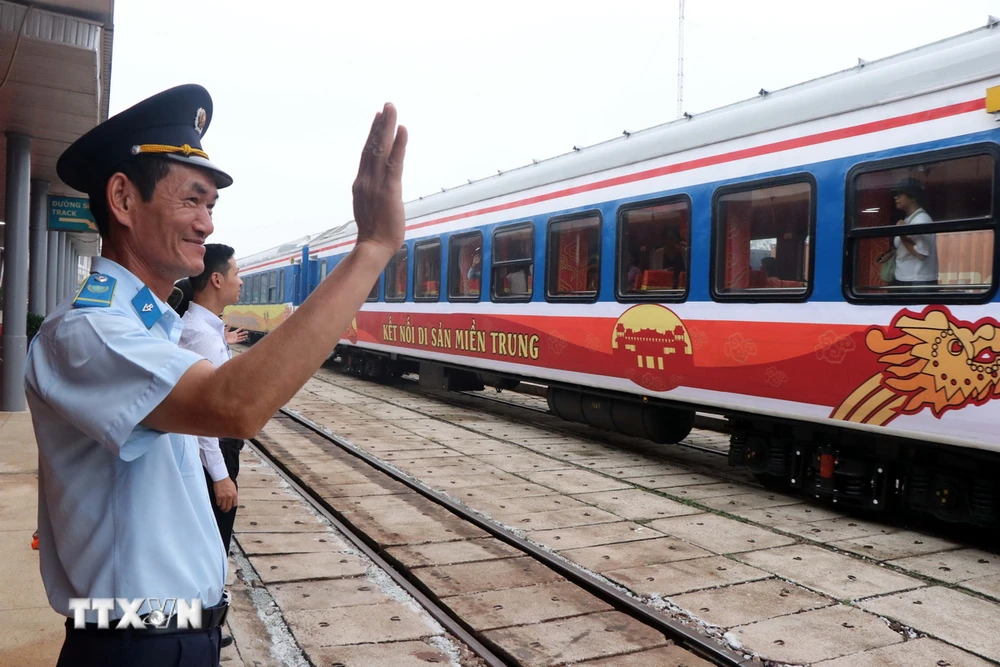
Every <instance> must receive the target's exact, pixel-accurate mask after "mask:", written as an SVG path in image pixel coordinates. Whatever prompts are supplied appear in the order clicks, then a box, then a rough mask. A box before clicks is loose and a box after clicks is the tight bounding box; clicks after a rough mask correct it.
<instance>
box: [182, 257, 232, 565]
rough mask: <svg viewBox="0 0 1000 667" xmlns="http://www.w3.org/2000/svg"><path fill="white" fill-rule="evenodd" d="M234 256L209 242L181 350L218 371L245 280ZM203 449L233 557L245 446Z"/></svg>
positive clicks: (216, 441) (209, 441)
mask: <svg viewBox="0 0 1000 667" xmlns="http://www.w3.org/2000/svg"><path fill="white" fill-rule="evenodd" d="M234 255H235V251H234V250H233V249H232V248H231V247H229V246H227V245H222V244H221V243H206V244H205V270H204V271H202V272H201V273H200V274H199V275H197V276H194V277H192V278H190V286H191V290H192V293H193V295H192V299H191V302H190V304H188V307H187V310H186V311H185V312H184V317H183V321H184V331H183V332H182V333H181V339H180V346H181V347H183V348H184V349H187V350H191V351H192V352H196V353H198V354H200V355H201V356H203V357H205V359H207V360H208V361H210V362H212V365H214V366H221V365H222V364H224V363H225V362H227V361H229V359H230V358H232V354H231V353H230V352H229V345H228V344H227V342H226V325H225V324H224V323H223V322H222V319H221V318H220V315H221V314H222V311H223V310H225V308H226V306H230V305H232V304H234V303H236V302H237V301H239V298H240V287H241V286H242V285H243V281H242V280H241V279H240V277H239V276H238V275H237V271H238V267H237V266H236V258H235V257H234ZM241 335H242V336H245V335H246V334H245V333H242V334H241ZM198 449H199V450H200V454H201V464H202V467H203V468H204V469H205V478H206V481H207V482H208V495H209V498H210V499H211V501H212V509H213V510H214V512H215V520H216V522H217V523H218V525H219V534H220V535H221V537H222V544H223V546H225V547H226V553H229V543H230V541H231V539H232V536H233V524H234V523H235V521H236V503H237V500H238V494H237V488H236V477H237V475H239V471H240V458H239V457H240V450H241V449H243V441H242V440H237V439H233V438H210V437H205V436H199V437H198Z"/></svg>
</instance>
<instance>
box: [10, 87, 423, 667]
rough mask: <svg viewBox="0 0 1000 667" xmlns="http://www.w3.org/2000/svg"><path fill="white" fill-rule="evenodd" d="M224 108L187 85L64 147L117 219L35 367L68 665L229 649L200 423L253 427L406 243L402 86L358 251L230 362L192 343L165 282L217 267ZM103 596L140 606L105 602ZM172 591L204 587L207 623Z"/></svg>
mask: <svg viewBox="0 0 1000 667" xmlns="http://www.w3.org/2000/svg"><path fill="white" fill-rule="evenodd" d="M211 119H212V100H211V98H210V97H209V95H208V92H207V91H206V90H205V89H204V88H202V87H200V86H195V85H187V86H180V87H177V88H173V89H171V90H168V91H165V92H163V93H160V94H158V95H155V96H153V97H151V98H149V99H147V100H145V101H143V102H140V103H139V104H137V105H136V106H134V107H132V108H130V109H128V110H126V111H124V112H122V113H120V114H118V115H117V116H115V117H113V118H111V119H109V120H108V121H106V122H105V123H103V124H101V125H99V126H98V127H96V128H94V129H93V130H91V131H90V132H88V133H87V134H86V135H84V136H83V137H81V138H80V139H79V140H77V141H76V142H75V143H74V144H73V145H72V146H70V148H69V149H67V151H66V152H65V153H64V154H63V155H62V156H61V158H60V159H59V162H58V164H57V171H58V173H59V176H60V178H61V179H62V180H63V181H64V182H65V183H66V184H67V185H69V186H70V187H72V188H75V189H77V190H81V191H84V192H87V193H89V195H90V202H91V210H92V213H93V215H94V218H95V220H96V221H97V224H98V228H99V229H100V232H101V235H102V239H103V244H102V256H101V257H99V258H95V259H94V263H93V270H94V273H93V274H92V275H91V276H90V277H89V278H88V279H87V281H86V282H85V283H84V285H83V287H82V288H81V289H80V292H79V293H78V294H77V296H76V297H75V298H74V299H73V300H72V301H71V302H66V303H63V304H61V305H60V306H59V307H58V308H57V309H56V310H55V311H54V312H53V313H52V314H51V315H50V316H49V317H48V318H47V319H46V320H45V322H44V323H43V325H42V327H41V329H40V331H39V332H38V335H37V336H36V337H35V338H34V340H33V341H32V344H31V348H30V350H29V351H28V360H27V366H26V372H25V389H26V394H27V399H28V403H29V405H30V409H31V416H32V420H33V423H34V428H35V436H36V440H37V442H38V451H39V480H38V487H39V502H38V521H39V538H40V548H39V557H40V567H41V574H42V580H43V582H44V584H45V589H46V593H47V595H48V598H49V602H50V604H51V605H52V607H53V608H54V609H55V610H56V611H57V612H59V613H61V614H62V615H64V616H66V617H67V621H66V628H67V630H66V639H65V642H64V644H63V648H62V653H61V655H60V659H59V665H60V666H64V665H66V666H68V665H72V666H74V667H90V666H95V667H96V666H98V665H100V666H101V667H105V666H112V665H124V664H130V665H131V664H141V665H144V666H146V667H161V666H166V665H170V666H175V665H181V664H183V665H185V666H191V667H202V666H205V667H208V666H212V667H216V666H217V665H218V663H219V652H220V649H219V642H220V636H221V631H220V627H221V625H222V624H223V622H224V619H225V612H226V610H227V609H228V604H227V602H226V600H224V599H223V585H224V583H225V574H226V553H225V550H224V548H223V545H222V541H221V540H220V539H219V533H218V529H217V527H216V525H215V519H214V517H213V515H212V508H211V505H210V502H209V497H208V491H207V489H206V486H205V481H204V477H203V475H202V473H201V471H200V468H201V465H199V463H200V462H199V456H198V444H197V440H196V438H195V437H193V436H214V437H231V438H248V437H252V436H253V435H255V434H256V433H257V432H258V431H259V430H260V428H261V427H263V425H264V424H265V423H266V422H267V420H268V419H269V418H270V416H271V415H273V414H274V412H275V411H276V410H277V409H278V408H279V407H280V406H281V405H283V404H284V403H286V402H287V401H288V399H290V398H291V397H292V396H293V395H294V394H295V392H296V391H297V390H298V389H299V388H301V386H302V385H303V384H304V383H305V382H306V381H307V380H308V379H309V377H310V376H311V374H312V373H313V372H315V370H316V369H317V368H318V367H319V366H320V364H321V363H322V362H323V360H324V359H326V358H327V356H328V355H329V354H330V352H331V351H332V350H333V348H334V347H335V345H336V344H337V342H338V340H339V339H340V337H341V335H342V334H343V332H344V330H346V329H347V327H348V325H349V323H350V322H351V319H352V318H353V317H354V314H355V313H356V312H357V310H358V309H359V308H360V306H361V304H362V303H363V302H364V300H365V297H366V296H367V295H368V292H369V291H370V289H371V286H372V285H373V284H374V283H375V281H376V280H377V279H378V276H379V274H380V272H381V271H382V269H383V268H384V267H385V265H386V264H387V263H388V261H389V259H390V258H391V257H392V256H393V254H394V253H395V252H396V251H397V250H398V249H399V248H400V246H401V245H402V241H403V230H404V214H403V205H402V198H401V177H402V164H403V156H404V153H405V147H406V130H405V128H403V127H399V128H398V131H397V130H396V112H395V109H394V108H393V107H392V106H391V105H388V104H387V105H386V106H385V107H384V108H383V110H382V112H380V113H378V114H376V116H375V121H374V123H373V125H372V128H371V132H370V134H369V138H368V142H367V144H366V146H365V149H364V151H363V152H362V157H361V164H360V167H359V171H358V177H357V179H356V180H355V182H354V187H353V193H354V214H355V219H356V221H357V225H358V234H357V238H356V241H355V246H354V248H353V250H352V251H351V253H350V254H349V255H348V257H347V258H345V260H344V261H342V262H341V263H340V264H338V266H337V268H336V269H335V270H334V271H333V272H331V274H330V275H329V276H328V278H327V279H326V280H324V281H323V282H322V283H321V284H320V285H318V286H317V288H316V289H315V290H314V291H313V293H312V295H311V296H310V298H309V299H307V300H306V301H305V302H304V303H303V304H302V306H300V307H299V308H298V309H297V311H296V313H295V314H294V315H293V316H292V317H291V318H289V321H288V322H286V325H287V326H282V327H279V329H277V330H276V331H274V332H272V333H271V334H270V335H269V336H267V337H266V338H265V339H264V340H263V341H262V342H261V343H260V344H258V345H256V346H254V348H253V349H251V350H249V351H248V352H246V353H245V354H242V355H239V356H238V357H237V358H235V359H233V360H232V361H229V362H227V363H225V364H222V365H221V366H219V367H216V366H214V365H213V364H212V363H210V362H208V361H206V360H205V359H203V358H202V357H201V356H199V355H198V354H196V353H194V352H191V351H189V350H184V349H181V348H180V347H178V345H177V341H178V339H179V337H180V333H181V329H182V323H181V321H180V318H179V317H178V316H177V314H176V313H174V312H173V311H172V310H171V309H170V308H169V307H168V306H167V305H166V303H165V301H166V300H167V298H168V297H169V296H170V294H171V292H172V289H173V285H174V282H175V281H177V280H178V279H180V278H183V277H185V276H193V275H198V274H199V273H201V271H202V270H203V268H204V260H203V257H204V254H205V248H204V245H205V239H206V238H207V237H208V236H209V235H210V234H211V233H212V231H213V225H212V216H211V213H212V208H213V207H214V205H215V201H216V199H217V197H218V190H219V189H220V188H224V187H227V186H228V185H230V184H231V183H232V179H231V178H230V177H229V175H227V174H226V173H225V172H223V171H222V170H221V169H220V168H219V167H217V166H216V165H214V164H213V163H212V162H210V161H209V159H208V155H207V154H206V153H205V152H204V150H203V149H202V145H201V138H202V136H203V134H204V133H205V131H206V130H207V129H208V127H209V124H210V122H211ZM80 598H83V599H84V600H83V601H80V600H79V599H80ZM95 598H101V599H109V598H110V599H121V600H123V601H126V602H125V607H126V608H125V609H123V608H122V604H121V603H117V602H112V603H111V608H110V609H108V608H107V607H106V606H105V607H103V608H104V609H105V610H104V611H98V608H101V607H102V605H103V604H104V603H102V602H100V601H95V600H94V599H95ZM74 599H76V600H74ZM88 600H89V602H88ZM165 600H177V601H178V602H180V601H187V602H188V603H190V604H192V605H194V606H195V609H197V605H198V604H199V603H200V604H201V605H202V606H203V607H204V611H203V612H202V613H201V614H200V618H197V619H195V622H194V623H193V625H194V626H197V625H199V624H200V625H201V629H197V630H192V629H190V628H189V627H188V624H187V623H181V622H178V621H177V616H172V615H171V614H170V613H169V612H170V611H172V609H171V608H169V606H167V605H164V604H163V602H164V601H165ZM130 601H131V602H130ZM136 602H141V605H140V606H138V607H136V606H134V605H135V603H136ZM157 605H160V606H165V607H167V608H166V609H161V608H160V607H159V606H157ZM164 611H165V612H167V613H166V614H164V613H163V612H164ZM164 616H166V620H164ZM109 617H110V624H109V623H108V622H107V621H108V619H109ZM117 621H121V626H126V625H127V626H129V627H128V628H126V629H122V628H121V627H117V626H118V625H119V623H118V622H117ZM108 627H109V628H110V629H106V628H108Z"/></svg>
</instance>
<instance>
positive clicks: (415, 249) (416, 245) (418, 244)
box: [412, 238, 442, 303]
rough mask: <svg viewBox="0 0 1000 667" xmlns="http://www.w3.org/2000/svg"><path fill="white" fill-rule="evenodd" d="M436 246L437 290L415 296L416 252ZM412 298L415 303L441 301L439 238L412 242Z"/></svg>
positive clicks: (416, 283)
mask: <svg viewBox="0 0 1000 667" xmlns="http://www.w3.org/2000/svg"><path fill="white" fill-rule="evenodd" d="M431 246H437V264H436V266H437V270H438V292H437V294H436V295H435V296H417V285H418V284H419V283H418V282H417V254H418V253H419V251H420V250H421V249H422V248H425V247H431ZM412 264H413V300H414V301H415V302H417V303H438V302H439V301H441V282H442V281H441V239H438V238H435V239H428V240H426V241H417V242H416V243H414V244H413V262H412Z"/></svg>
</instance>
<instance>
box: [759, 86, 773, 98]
mask: <svg viewBox="0 0 1000 667" xmlns="http://www.w3.org/2000/svg"><path fill="white" fill-rule="evenodd" d="M757 94H758V95H760V96H761V97H767V96H768V95H770V94H771V91H769V90H765V89H763V88H761V89H760V90H758V91H757Z"/></svg>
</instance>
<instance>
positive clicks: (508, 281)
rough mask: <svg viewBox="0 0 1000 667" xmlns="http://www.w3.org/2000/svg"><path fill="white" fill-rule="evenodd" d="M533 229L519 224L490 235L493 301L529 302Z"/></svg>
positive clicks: (532, 262)
mask: <svg viewBox="0 0 1000 667" xmlns="http://www.w3.org/2000/svg"><path fill="white" fill-rule="evenodd" d="M534 239H535V228H534V227H532V226H530V225H523V224H519V225H516V226H513V227H510V228H504V229H500V230H497V232H496V234H494V235H493V261H492V262H491V266H492V269H493V288H492V289H493V298H495V299H500V300H505V299H509V300H521V301H523V300H525V299H530V298H531V293H532V283H533V280H534V255H533V253H534V249H535V241H534Z"/></svg>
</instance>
